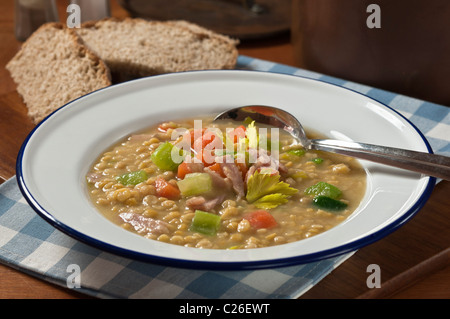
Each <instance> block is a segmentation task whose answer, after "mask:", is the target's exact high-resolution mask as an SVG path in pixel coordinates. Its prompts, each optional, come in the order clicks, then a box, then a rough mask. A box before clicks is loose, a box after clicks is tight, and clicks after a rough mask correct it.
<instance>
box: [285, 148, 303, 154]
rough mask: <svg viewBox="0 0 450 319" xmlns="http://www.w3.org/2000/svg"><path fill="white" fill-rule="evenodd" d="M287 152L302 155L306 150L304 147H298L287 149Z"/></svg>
mask: <svg viewBox="0 0 450 319" xmlns="http://www.w3.org/2000/svg"><path fill="white" fill-rule="evenodd" d="M287 153H288V154H292V155H296V156H303V155H305V154H306V150H305V149H304V148H299V149H296V150H289V151H287Z"/></svg>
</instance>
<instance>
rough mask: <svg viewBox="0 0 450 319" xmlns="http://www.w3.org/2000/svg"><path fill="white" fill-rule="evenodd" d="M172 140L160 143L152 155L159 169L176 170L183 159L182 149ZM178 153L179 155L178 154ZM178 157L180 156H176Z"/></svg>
mask: <svg viewBox="0 0 450 319" xmlns="http://www.w3.org/2000/svg"><path fill="white" fill-rule="evenodd" d="M174 147H175V146H173V145H172V143H170V142H165V143H162V144H161V145H159V146H158V147H157V148H156V150H155V151H154V152H153V153H152V155H151V160H152V162H153V163H155V165H156V166H158V168H159V169H162V170H165V171H174V170H176V169H177V168H178V165H180V163H181V162H182V161H183V156H182V153H181V150H180V149H178V148H176V147H175V149H174ZM177 155H178V156H177ZM176 157H178V158H176Z"/></svg>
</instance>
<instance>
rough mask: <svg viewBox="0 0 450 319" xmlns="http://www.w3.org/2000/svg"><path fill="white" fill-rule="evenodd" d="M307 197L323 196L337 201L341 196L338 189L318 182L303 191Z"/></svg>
mask: <svg viewBox="0 0 450 319" xmlns="http://www.w3.org/2000/svg"><path fill="white" fill-rule="evenodd" d="M305 194H307V195H316V196H318V195H323V196H328V197H330V198H333V199H339V198H340V197H341V196H342V192H341V190H340V189H339V188H337V187H336V186H334V185H331V184H329V183H326V182H318V183H317V184H314V185H312V186H310V187H308V188H307V189H306V190H305Z"/></svg>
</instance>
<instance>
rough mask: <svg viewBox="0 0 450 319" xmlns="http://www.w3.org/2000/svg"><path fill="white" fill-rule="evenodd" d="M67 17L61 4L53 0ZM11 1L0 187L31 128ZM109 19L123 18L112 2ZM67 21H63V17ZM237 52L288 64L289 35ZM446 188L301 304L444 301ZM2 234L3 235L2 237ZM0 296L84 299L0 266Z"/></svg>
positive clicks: (1, 36) (1, 58)
mask: <svg viewBox="0 0 450 319" xmlns="http://www.w3.org/2000/svg"><path fill="white" fill-rule="evenodd" d="M58 4H59V6H60V7H59V11H60V17H65V16H66V13H65V7H64V6H63V5H66V4H65V1H58ZM13 12H14V6H13V1H12V0H10V1H1V2H0V46H1V48H0V66H1V67H0V83H1V85H0V136H2V139H0V183H1V182H4V181H5V180H7V179H9V178H10V177H12V176H14V174H15V160H16V156H17V153H18V151H19V148H20V146H21V144H22V142H23V140H24V139H25V137H26V136H27V134H28V133H29V132H30V131H31V130H32V128H33V127H34V126H33V124H32V123H31V121H30V120H29V119H28V117H27V115H26V108H25V106H24V104H23V102H22V100H21V98H20V96H19V95H18V94H17V92H16V91H15V84H14V83H13V81H12V80H11V78H10V76H9V73H8V72H7V71H6V70H5V68H4V66H5V65H6V63H7V62H8V61H9V60H10V59H11V58H12V57H13V56H14V54H15V53H16V52H17V50H18V49H19V47H20V42H18V41H17V40H16V39H15V37H14V20H13V19H14V18H13ZM111 12H112V16H116V17H123V16H126V15H127V13H126V12H125V11H124V10H122V9H121V8H120V7H119V6H118V5H117V2H116V1H112V2H111ZM64 20H65V18H64ZM239 51H240V53H241V54H244V55H248V56H252V57H255V58H260V59H265V60H271V61H274V62H278V63H284V64H288V65H293V66H298V67H301V66H299V65H295V63H294V54H293V48H292V45H291V44H290V41H289V36H288V35H286V36H280V37H279V38H277V39H270V40H262V41H253V42H251V43H244V44H241V45H240V46H239ZM449 194H450V182H441V183H439V184H438V185H437V187H436V189H435V190H434V192H433V194H432V195H431V198H430V200H429V201H428V203H427V204H426V205H425V207H424V208H423V209H422V210H421V211H420V212H419V213H418V214H417V215H416V216H415V217H414V218H413V219H412V220H411V221H409V222H408V223H407V224H406V225H404V226H403V227H401V228H400V229H399V230H398V231H396V232H394V233H393V234H391V235H389V236H387V237H385V238H383V239H382V240H380V241H378V242H376V243H374V244H372V245H369V246H367V247H364V248H362V249H360V250H359V251H357V252H356V253H355V254H354V255H353V256H352V257H351V258H349V259H348V260H347V261H345V262H344V263H343V264H342V265H341V266H340V267H338V268H337V269H336V270H334V271H333V272H332V273H331V274H329V275H328V276H327V277H326V278H324V279H323V280H322V281H321V282H320V283H319V284H317V285H316V286H315V287H313V288H312V289H311V290H309V291H308V292H307V293H306V294H304V295H303V296H302V297H301V298H304V299H308V298H450V250H449V243H450V235H449V234H450V232H449V229H450V219H449V217H448V214H449V213H450V209H449V206H448V204H449V199H448V195H449ZM0 236H1V234H0ZM371 264H377V265H379V266H380V270H381V288H374V289H369V288H368V287H367V284H366V280H367V277H368V276H369V275H370V273H369V272H367V267H368V266H369V265H371ZM0 298H10V299H11V298H48V299H51V298H89V297H87V296H84V295H80V294H78V293H76V292H74V291H72V290H69V289H65V288H61V287H58V286H55V285H53V284H50V283H48V282H45V281H41V280H39V279H35V278H33V277H31V276H29V275H26V274H24V273H22V272H19V271H16V270H13V269H11V268H9V267H7V266H3V265H0Z"/></svg>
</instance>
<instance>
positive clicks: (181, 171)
mask: <svg viewBox="0 0 450 319" xmlns="http://www.w3.org/2000/svg"><path fill="white" fill-rule="evenodd" d="M189 173H192V171H191V169H190V168H189V165H188V164H187V163H186V162H182V163H181V164H180V165H178V171H177V177H178V178H179V179H183V178H184V176H186V174H189Z"/></svg>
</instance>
